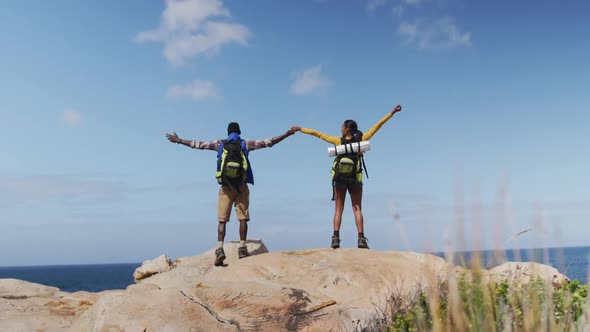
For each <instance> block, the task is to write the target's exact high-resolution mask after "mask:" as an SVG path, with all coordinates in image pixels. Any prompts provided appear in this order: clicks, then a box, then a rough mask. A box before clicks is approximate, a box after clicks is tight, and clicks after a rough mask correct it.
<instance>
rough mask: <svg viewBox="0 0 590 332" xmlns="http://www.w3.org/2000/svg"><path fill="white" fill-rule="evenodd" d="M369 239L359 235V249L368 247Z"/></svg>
mask: <svg viewBox="0 0 590 332" xmlns="http://www.w3.org/2000/svg"><path fill="white" fill-rule="evenodd" d="M368 242H369V239H367V238H366V237H364V236H359V245H358V247H359V248H361V249H369V243H368Z"/></svg>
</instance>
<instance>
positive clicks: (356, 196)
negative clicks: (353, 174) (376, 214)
mask: <svg viewBox="0 0 590 332" xmlns="http://www.w3.org/2000/svg"><path fill="white" fill-rule="evenodd" d="M348 190H349V192H350V200H351V201H352V211H353V212H354V222H355V223H356V228H357V230H358V232H359V233H364V219H363V186H362V184H357V185H353V186H351V187H350V188H349V189H348Z"/></svg>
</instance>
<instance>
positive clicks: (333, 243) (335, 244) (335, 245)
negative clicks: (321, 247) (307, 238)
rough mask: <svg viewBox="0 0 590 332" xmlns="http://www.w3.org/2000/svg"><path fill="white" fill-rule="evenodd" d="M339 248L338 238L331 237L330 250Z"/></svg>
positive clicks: (337, 236)
mask: <svg viewBox="0 0 590 332" xmlns="http://www.w3.org/2000/svg"><path fill="white" fill-rule="evenodd" d="M338 248H340V236H339V235H332V249H338Z"/></svg>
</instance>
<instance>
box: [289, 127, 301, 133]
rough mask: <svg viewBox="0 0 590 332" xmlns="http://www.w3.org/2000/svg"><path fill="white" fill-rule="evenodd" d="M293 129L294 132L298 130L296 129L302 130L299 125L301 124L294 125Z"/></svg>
mask: <svg viewBox="0 0 590 332" xmlns="http://www.w3.org/2000/svg"><path fill="white" fill-rule="evenodd" d="M291 130H292V131H293V132H296V131H301V127H299V126H293V127H291Z"/></svg>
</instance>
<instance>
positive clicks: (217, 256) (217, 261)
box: [215, 248, 225, 266]
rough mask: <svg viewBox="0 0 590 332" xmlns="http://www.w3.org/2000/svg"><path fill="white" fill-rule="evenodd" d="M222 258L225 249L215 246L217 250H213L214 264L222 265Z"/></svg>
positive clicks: (223, 257)
mask: <svg viewBox="0 0 590 332" xmlns="http://www.w3.org/2000/svg"><path fill="white" fill-rule="evenodd" d="M224 259H225V251H223V248H217V250H215V266H222V265H223V260H224Z"/></svg>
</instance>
